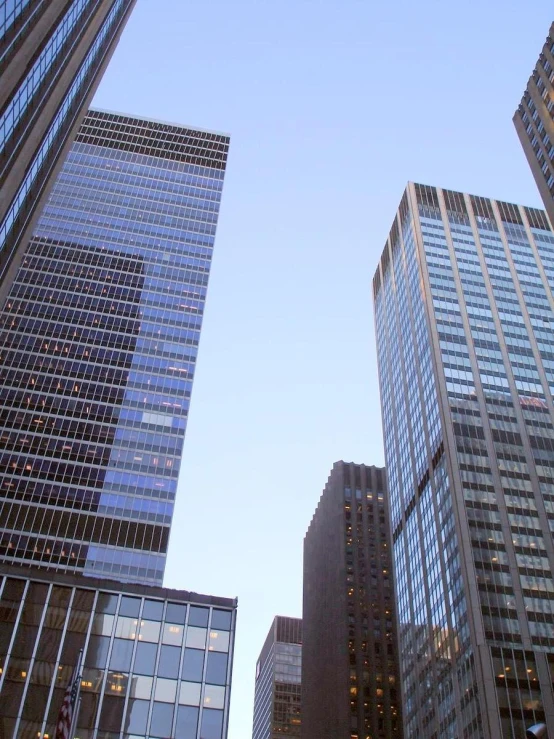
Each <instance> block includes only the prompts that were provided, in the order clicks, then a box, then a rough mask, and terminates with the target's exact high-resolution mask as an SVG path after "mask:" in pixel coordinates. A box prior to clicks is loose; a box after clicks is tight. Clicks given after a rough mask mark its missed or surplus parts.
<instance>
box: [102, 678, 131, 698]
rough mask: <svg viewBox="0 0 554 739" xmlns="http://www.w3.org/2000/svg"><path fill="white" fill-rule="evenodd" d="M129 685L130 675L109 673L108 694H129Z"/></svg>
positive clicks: (107, 681)
mask: <svg viewBox="0 0 554 739" xmlns="http://www.w3.org/2000/svg"><path fill="white" fill-rule="evenodd" d="M128 684H129V675H125V674H123V673H121V672H108V677H107V680H106V694H108V693H109V694H113V695H121V696H124V695H126V694H127V686H128Z"/></svg>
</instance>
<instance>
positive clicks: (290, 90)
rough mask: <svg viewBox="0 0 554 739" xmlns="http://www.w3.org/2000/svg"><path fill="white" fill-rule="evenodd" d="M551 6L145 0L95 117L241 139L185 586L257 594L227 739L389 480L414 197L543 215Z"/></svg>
mask: <svg viewBox="0 0 554 739" xmlns="http://www.w3.org/2000/svg"><path fill="white" fill-rule="evenodd" d="M551 16H552V8H551V4H550V3H549V2H546V0H465V2H464V3H452V2H445V1H444V0H419V2H414V1H413V0H404V1H397V2H395V1H393V0H388V1H386V2H376V1H375V0H278V2H275V0H273V2H270V0H138V3H137V6H136V9H135V11H134V13H133V16H132V18H131V20H130V21H129V24H128V25H127V28H126V30H125V32H124V35H123V38H122V40H121V42H120V45H119V47H118V50H117V52H116V54H115V55H114V58H113V61H112V63H111V65H110V68H109V70H108V72H107V74H106V76H105V78H104V81H103V83H102V85H101V87H100V89H99V91H98V94H97V96H96V98H95V105H97V106H98V107H102V108H108V109H110V110H116V111H120V112H124V113H130V114H137V115H144V116H148V117H152V118H158V119H164V120H168V121H172V122H177V123H183V124H186V125H191V126H198V127H201V128H208V129H212V130H218V131H224V132H226V133H230V134H231V150H230V157H229V165H228V169H227V175H226V178H225V188H224V194H223V205H222V209H221V216H220V221H219V228H218V234H217V238H216V245H215V254H214V262H213V270H212V275H211V279H210V288H209V293H208V301H207V308H206V314H205V321H204V327H203V330H202V339H201V342H200V355H199V362H198V368H197V373H196V379H195V385H194V391H193V397H192V408H191V414H190V422H189V427H188V431H187V439H186V441H185V453H184V459H183V465H182V475H181V483H180V491H179V496H178V502H177V507H176V513H175V518H174V522H173V530H172V537H171V544H170V554H169V561H168V566H167V571H166V585H167V586H169V587H179V588H184V589H189V590H193V591H196V592H205V593H211V594H216V595H226V596H235V595H236V596H238V598H239V620H238V633H237V641H236V652H235V667H234V674H233V691H232V701H231V721H230V732H229V739H248V738H249V737H250V736H251V722H252V703H253V693H254V670H255V663H256V659H257V656H258V654H259V651H260V649H261V647H262V644H263V641H264V639H265V636H266V634H267V631H268V629H269V626H270V623H271V621H272V619H273V616H274V615H275V614H282V615H290V616H300V615H301V610H302V541H303V537H304V534H305V531H306V528H307V526H308V524H309V521H310V518H311V516H312V513H313V511H314V509H315V506H316V504H317V501H318V499H319V496H320V494H321V490H322V488H323V485H324V484H325V481H326V479H327V476H328V473H329V470H330V469H331V466H332V464H333V462H335V461H336V460H339V459H344V460H346V461H355V462H364V463H366V464H378V465H380V464H382V463H383V450H382V439H381V417H380V408H379V392H378V383H377V375H376V364H375V345H374V336H373V315H372V309H371V280H372V277H373V274H374V271H375V267H376V265H377V262H378V259H379V256H380V254H381V251H382V248H383V245H384V243H385V239H386V237H387V234H388V230H389V228H390V225H391V223H392V220H393V217H394V213H395V210H396V208H397V206H398V203H399V201H400V198H401V196H402V192H403V189H404V186H405V184H406V182H407V181H408V180H416V181H420V182H424V183H428V184H435V185H441V186H444V187H448V188H451V189H456V190H465V191H468V192H472V193H476V194H480V195H486V196H490V197H495V198H499V199H503V200H508V201H512V202H521V203H523V204H527V205H534V206H539V205H540V200H539V196H538V194H537V191H536V188H535V185H534V182H533V180H532V177H531V174H530V172H529V170H528V168H527V164H526V162H525V159H524V156H523V153H522V151H521V148H520V144H519V141H518V139H517V137H516V134H515V131H514V128H513V124H512V120H511V119H512V115H513V112H514V110H515V108H516V107H517V104H518V102H519V100H520V98H521V95H522V92H523V89H524V87H525V84H526V82H527V79H528V77H529V76H530V74H531V71H532V69H533V67H534V65H535V62H536V59H537V57H538V55H539V52H540V50H541V48H542V44H543V43H544V39H545V37H546V35H547V33H548V28H549V25H550V22H551V21H552V17H551Z"/></svg>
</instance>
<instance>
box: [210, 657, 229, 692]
mask: <svg viewBox="0 0 554 739" xmlns="http://www.w3.org/2000/svg"><path fill="white" fill-rule="evenodd" d="M206 682H207V683H212V684H214V685H225V683H226V682H227V654H225V653H224V652H208V664H207V667H206Z"/></svg>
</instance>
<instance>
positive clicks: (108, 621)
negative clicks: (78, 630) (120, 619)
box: [92, 613, 115, 636]
mask: <svg viewBox="0 0 554 739" xmlns="http://www.w3.org/2000/svg"><path fill="white" fill-rule="evenodd" d="M114 621H115V616H105V615H103V614H101V613H97V614H96V615H95V616H94V618H93V620H92V633H93V634H100V635H101V636H111V634H112V631H113V625H114Z"/></svg>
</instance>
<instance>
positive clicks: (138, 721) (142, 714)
mask: <svg viewBox="0 0 554 739" xmlns="http://www.w3.org/2000/svg"><path fill="white" fill-rule="evenodd" d="M148 708H149V703H148V701H143V700H136V699H134V698H131V699H130V700H129V705H128V706H127V716H126V718H125V724H124V727H123V728H124V731H126V732H129V733H130V734H142V735H143V736H144V735H145V734H146V722H147V720H148Z"/></svg>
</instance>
